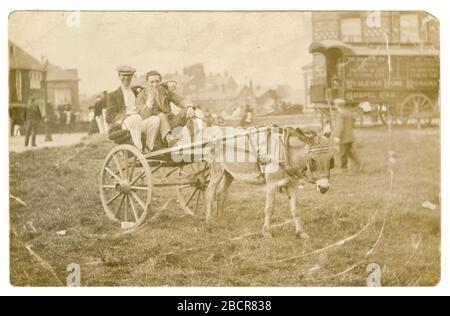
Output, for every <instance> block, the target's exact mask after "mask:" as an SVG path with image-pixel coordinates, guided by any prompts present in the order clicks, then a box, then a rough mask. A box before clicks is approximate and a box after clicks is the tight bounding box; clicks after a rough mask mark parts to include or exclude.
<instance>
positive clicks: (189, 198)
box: [177, 162, 211, 215]
mask: <svg viewBox="0 0 450 316" xmlns="http://www.w3.org/2000/svg"><path fill="white" fill-rule="evenodd" d="M178 175H179V176H180V177H186V179H189V182H191V183H190V184H186V185H181V186H179V187H178V188H177V193H178V201H179V203H180V206H181V208H182V209H183V210H184V212H185V213H186V214H190V215H198V214H199V211H200V210H205V208H206V190H207V189H208V185H209V181H210V175H211V174H210V167H209V164H208V163H207V162H196V163H192V164H189V165H187V166H184V167H180V168H179V170H178Z"/></svg>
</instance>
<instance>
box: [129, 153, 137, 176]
mask: <svg viewBox="0 0 450 316" xmlns="http://www.w3.org/2000/svg"><path fill="white" fill-rule="evenodd" d="M136 161H137V157H136V156H134V161H133V166H132V167H131V171H130V176H129V177H128V180H129V181H131V180H132V179H133V175H134V169H135V168H136Z"/></svg>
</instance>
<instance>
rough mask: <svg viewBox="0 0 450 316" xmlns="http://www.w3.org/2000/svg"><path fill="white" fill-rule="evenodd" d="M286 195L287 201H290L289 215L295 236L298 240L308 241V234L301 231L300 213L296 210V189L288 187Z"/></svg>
mask: <svg viewBox="0 0 450 316" xmlns="http://www.w3.org/2000/svg"><path fill="white" fill-rule="evenodd" d="M287 194H288V197H289V201H290V206H291V214H292V217H293V219H294V224H295V234H296V236H297V237H299V238H302V239H309V236H308V234H306V233H305V232H304V231H303V228H302V223H301V219H300V212H299V211H298V209H297V191H296V188H295V187H293V186H288V188H287Z"/></svg>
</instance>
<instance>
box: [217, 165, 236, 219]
mask: <svg viewBox="0 0 450 316" xmlns="http://www.w3.org/2000/svg"><path fill="white" fill-rule="evenodd" d="M233 180H234V179H233V177H232V176H231V175H230V174H229V173H228V172H226V171H225V172H224V176H223V179H222V181H221V183H220V188H219V190H218V192H217V216H221V215H222V214H223V209H224V206H225V202H226V201H227V198H228V194H229V192H230V190H229V189H230V186H231V184H232V183H233Z"/></svg>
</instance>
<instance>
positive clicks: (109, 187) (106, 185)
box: [102, 184, 116, 189]
mask: <svg viewBox="0 0 450 316" xmlns="http://www.w3.org/2000/svg"><path fill="white" fill-rule="evenodd" d="M102 188H103V189H115V188H116V186H115V185H112V184H104V185H103V186H102Z"/></svg>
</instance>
